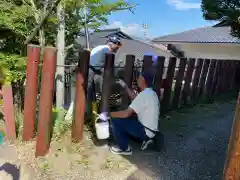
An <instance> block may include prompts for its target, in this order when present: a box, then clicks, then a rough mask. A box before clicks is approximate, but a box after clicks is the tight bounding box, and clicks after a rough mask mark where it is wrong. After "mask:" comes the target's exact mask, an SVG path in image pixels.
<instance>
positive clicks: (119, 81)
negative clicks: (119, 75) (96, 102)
mask: <svg viewBox="0 0 240 180" xmlns="http://www.w3.org/2000/svg"><path fill="white" fill-rule="evenodd" d="M116 83H117V84H119V85H120V86H122V87H123V88H125V87H127V84H126V83H125V82H124V81H123V80H122V79H119V80H118V81H117V82H116Z"/></svg>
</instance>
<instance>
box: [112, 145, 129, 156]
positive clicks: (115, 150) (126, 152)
mask: <svg viewBox="0 0 240 180" xmlns="http://www.w3.org/2000/svg"><path fill="white" fill-rule="evenodd" d="M110 152H111V153H113V154H119V155H131V154H132V148H131V147H130V146H128V149H127V150H125V151H124V150H122V149H120V148H119V147H117V146H112V147H111V148H110Z"/></svg>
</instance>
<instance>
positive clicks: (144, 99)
mask: <svg viewBox="0 0 240 180" xmlns="http://www.w3.org/2000/svg"><path fill="white" fill-rule="evenodd" d="M129 107H130V108H131V109H133V110H134V111H135V112H136V114H137V116H138V120H139V121H140V122H141V123H142V124H143V125H144V126H146V127H148V128H150V129H152V130H154V131H157V130H158V120H159V109H160V104H159V100H158V96H157V94H156V92H155V91H154V90H153V89H152V88H146V89H145V90H143V91H142V92H140V93H139V94H138V95H137V97H136V98H135V99H134V100H133V101H132V103H131V104H130V106H129ZM145 132H146V134H147V136H148V137H150V138H152V137H153V136H154V133H152V132H151V131H149V130H148V129H146V128H145Z"/></svg>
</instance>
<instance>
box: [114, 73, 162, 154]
mask: <svg viewBox="0 0 240 180" xmlns="http://www.w3.org/2000/svg"><path fill="white" fill-rule="evenodd" d="M118 83H119V84H120V85H121V86H122V87H123V88H124V89H125V90H126V91H127V93H128V95H129V96H130V98H131V100H132V102H131V104H130V105H129V107H128V108H127V109H126V110H123V111H117V112H110V116H111V125H112V131H113V136H114V138H115V140H116V143H117V145H116V146H113V147H111V148H110V151H111V152H112V153H114V154H122V155H131V154H132V149H131V147H130V146H129V144H128V138H129V137H128V136H129V135H131V136H134V137H135V138H137V139H139V140H141V141H142V146H141V149H142V150H145V149H146V148H147V147H148V145H149V144H150V143H152V142H153V140H152V138H153V137H154V136H155V133H153V132H154V131H158V120H159V109H160V107H159V106H160V105H159V100H158V96H157V94H156V92H155V91H154V90H153V89H152V83H153V75H152V74H151V73H143V74H141V75H140V76H139V78H138V86H139V88H140V90H141V92H140V93H139V94H138V95H136V94H135V93H134V92H133V91H132V90H131V89H129V87H127V86H126V84H125V82H123V81H122V80H120V81H118ZM149 129H150V130H152V131H150V130H149Z"/></svg>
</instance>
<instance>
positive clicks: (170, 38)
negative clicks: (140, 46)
mask: <svg viewBox="0 0 240 180" xmlns="http://www.w3.org/2000/svg"><path fill="white" fill-rule="evenodd" d="M230 30H231V29H230V27H229V26H222V27H203V28H198V29H193V30H189V31H185V32H181V33H177V34H172V35H167V36H162V37H157V38H155V39H153V40H152V41H153V42H155V43H174V42H175V43H234V44H239V43H240V39H238V38H236V37H233V36H231V33H230Z"/></svg>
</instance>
